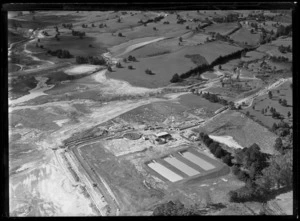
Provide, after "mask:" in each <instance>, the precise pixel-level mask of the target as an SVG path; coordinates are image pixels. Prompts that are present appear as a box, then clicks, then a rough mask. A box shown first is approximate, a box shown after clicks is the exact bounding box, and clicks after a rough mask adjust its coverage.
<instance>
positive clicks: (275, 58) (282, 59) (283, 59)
mask: <svg viewBox="0 0 300 221" xmlns="http://www.w3.org/2000/svg"><path fill="white" fill-rule="evenodd" d="M270 60H271V61H273V62H288V61H289V59H288V58H287V57H284V56H274V55H273V56H271V57H270Z"/></svg>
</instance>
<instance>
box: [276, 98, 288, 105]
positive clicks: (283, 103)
mask: <svg viewBox="0 0 300 221" xmlns="http://www.w3.org/2000/svg"><path fill="white" fill-rule="evenodd" d="M278 102H279V104H281V105H282V106H284V107H286V106H288V105H287V100H286V99H279V101H278Z"/></svg>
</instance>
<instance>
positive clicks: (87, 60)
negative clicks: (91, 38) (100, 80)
mask: <svg viewBox="0 0 300 221" xmlns="http://www.w3.org/2000/svg"><path fill="white" fill-rule="evenodd" d="M76 63H77V64H93V65H105V64H106V61H105V59H104V58H103V57H100V58H99V57H96V56H88V57H84V56H76Z"/></svg>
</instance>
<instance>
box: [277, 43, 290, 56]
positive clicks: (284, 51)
mask: <svg viewBox="0 0 300 221" xmlns="http://www.w3.org/2000/svg"><path fill="white" fill-rule="evenodd" d="M278 50H279V51H280V52H281V53H283V54H285V53H287V52H292V47H291V45H288V46H286V47H284V46H283V45H280V46H279V47H278Z"/></svg>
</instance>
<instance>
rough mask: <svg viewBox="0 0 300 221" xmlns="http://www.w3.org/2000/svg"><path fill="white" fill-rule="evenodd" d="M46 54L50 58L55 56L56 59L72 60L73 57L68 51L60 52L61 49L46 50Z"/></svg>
mask: <svg viewBox="0 0 300 221" xmlns="http://www.w3.org/2000/svg"><path fill="white" fill-rule="evenodd" d="M47 53H48V54H50V55H52V56H56V57H58V58H72V57H73V55H71V53H70V52H69V51H68V50H62V49H58V50H54V51H52V50H48V51H47Z"/></svg>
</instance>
